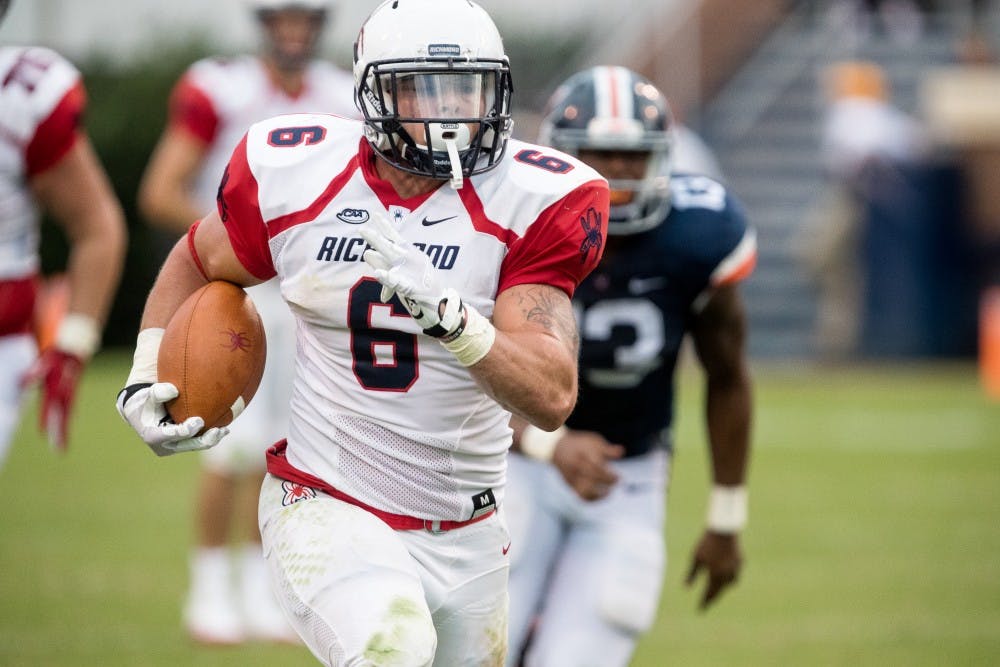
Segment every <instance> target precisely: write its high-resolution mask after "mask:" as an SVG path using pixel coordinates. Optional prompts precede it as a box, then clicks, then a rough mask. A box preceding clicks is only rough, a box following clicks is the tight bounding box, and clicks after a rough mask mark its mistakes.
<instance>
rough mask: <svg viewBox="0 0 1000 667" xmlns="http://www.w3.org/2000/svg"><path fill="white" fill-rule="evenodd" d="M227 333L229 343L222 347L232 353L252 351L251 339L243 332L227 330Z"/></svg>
mask: <svg viewBox="0 0 1000 667" xmlns="http://www.w3.org/2000/svg"><path fill="white" fill-rule="evenodd" d="M225 333H226V335H228V336H229V343H228V344H227V343H223V344H222V346H223V347H228V348H229V351H230V352H235V351H236V350H243V351H247V350H249V349H250V339H249V338H248V337H247V335H246V334H245V333H243V332H242V331H233V330H232V329H227V330H226V331H225Z"/></svg>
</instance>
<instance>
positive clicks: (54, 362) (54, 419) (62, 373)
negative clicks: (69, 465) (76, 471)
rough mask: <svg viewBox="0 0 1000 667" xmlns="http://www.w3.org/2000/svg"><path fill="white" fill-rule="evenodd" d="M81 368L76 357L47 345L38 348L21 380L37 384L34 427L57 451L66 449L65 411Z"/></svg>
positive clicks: (81, 370) (69, 409) (72, 396)
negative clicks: (38, 397) (39, 396)
mask: <svg viewBox="0 0 1000 667" xmlns="http://www.w3.org/2000/svg"><path fill="white" fill-rule="evenodd" d="M82 372H83V361H82V360H81V359H80V358H79V357H77V356H76V355H73V354H70V353H69V352H64V351H63V350H60V349H58V348H56V347H50V348H49V349H47V350H45V351H44V352H42V354H41V356H40V357H39V358H38V360H37V361H36V362H35V365H34V366H32V367H31V369H30V370H29V371H28V373H27V375H25V377H24V380H23V381H22V386H23V387H28V386H30V385H34V384H40V385H41V390H42V404H41V406H40V409H39V412H38V427H39V428H40V429H41V430H42V432H43V433H45V434H46V435H47V436H48V439H49V444H50V445H52V447H53V448H54V449H56V450H57V451H60V452H61V451H65V450H66V435H67V432H68V430H69V415H70V411H71V410H72V409H73V399H74V398H76V385H77V383H78V382H79V381H80V375H81V373H82Z"/></svg>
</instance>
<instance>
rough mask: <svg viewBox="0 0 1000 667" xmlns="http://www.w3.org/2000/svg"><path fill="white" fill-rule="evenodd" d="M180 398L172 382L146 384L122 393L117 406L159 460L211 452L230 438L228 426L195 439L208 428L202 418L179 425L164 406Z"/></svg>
mask: <svg viewBox="0 0 1000 667" xmlns="http://www.w3.org/2000/svg"><path fill="white" fill-rule="evenodd" d="M177 394H178V392H177V387H175V386H174V385H172V384H170V383H169V382H156V383H153V384H149V383H145V382H142V383H138V384H132V385H129V386H128V387H125V388H124V389H122V390H121V391H120V392H119V393H118V399H117V400H116V401H115V405H116V407H117V408H118V414H120V415H121V416H122V418H123V419H124V420H125V421H126V422H128V424H129V426H131V427H132V428H133V429H135V432H136V433H138V434H139V437H140V438H142V439H143V441H144V442H145V443H146V444H147V445H149V448H150V449H152V450H153V452H154V453H155V454H156V455H157V456H169V455H171V454H177V453H179V452H194V451H197V450H199V449H208V448H209V447H214V446H215V445H217V444H219V441H220V440H222V438H224V437H225V436H226V435H228V433H229V429H228V428H226V427H224V426H223V427H217V428H210V429H208V430H207V431H205V432H204V433H202V434H201V435H195V434H196V433H198V431H200V430H201V428H202V427H203V426H204V425H205V420H204V419H202V418H201V417H188V418H187V419H185V420H184V421H183V422H182V423H180V424H175V423H174V422H173V420H171V419H170V416H169V415H168V414H167V409H166V407H164V403H166V402H167V401H170V400H173V399H175V398H177Z"/></svg>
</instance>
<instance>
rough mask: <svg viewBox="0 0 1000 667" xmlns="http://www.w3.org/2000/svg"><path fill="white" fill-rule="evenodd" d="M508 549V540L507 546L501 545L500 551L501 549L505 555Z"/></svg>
mask: <svg viewBox="0 0 1000 667" xmlns="http://www.w3.org/2000/svg"><path fill="white" fill-rule="evenodd" d="M509 550H510V542H508V543H507V546H505V547H501V551H503V555H504V556H506V555H507V552H508V551H509Z"/></svg>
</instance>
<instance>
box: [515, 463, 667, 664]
mask: <svg viewBox="0 0 1000 667" xmlns="http://www.w3.org/2000/svg"><path fill="white" fill-rule="evenodd" d="M508 461H509V463H508V471H507V492H506V495H505V498H506V503H505V511H506V518H507V521H508V525H509V527H510V533H511V541H512V542H511V552H510V553H511V564H510V588H509V590H510V635H509V637H510V639H509V653H508V657H507V665H509V666H513V665H516V664H517V661H518V659H519V657H520V653H521V651H522V650H523V648H524V644H525V642H526V641H527V639H528V635H529V632H530V633H531V635H532V636H531V640H530V644H529V646H528V649H527V653H526V655H525V665H526V667H619V666H620V667H625V666H626V665H628V663H629V660H630V659H631V656H632V653H633V651H634V650H635V645H636V642H637V641H638V639H639V637H640V636H641V634H642V633H643V632H645V631H646V630H648V629H649V628H650V626H651V625H652V624H653V621H654V620H655V618H656V611H657V608H658V606H659V600H660V589H661V587H662V584H663V574H664V571H665V569H666V546H665V535H664V519H665V513H666V505H665V501H666V490H667V473H668V470H669V463H670V462H669V458H668V455H667V453H666V452H664V451H662V450H657V451H654V452H651V453H649V454H646V455H643V456H639V457H635V458H629V459H625V460H620V461H614V462H613V464H612V465H613V466H614V468H615V470H616V471H617V472H618V475H619V480H618V483H617V484H616V485H615V486H614V488H613V489H612V491H611V493H609V494H608V495H607V496H606V497H605V498H602V499H601V500H598V501H594V502H586V501H584V500H581V499H580V497H579V496H578V495H576V493H575V492H574V491H573V489H572V488H570V487H569V485H567V484H566V482H565V481H564V480H563V478H562V476H561V475H560V474H559V471H558V470H557V469H556V468H555V466H553V465H551V464H548V463H541V462H538V461H535V460H532V459H529V458H526V457H524V456H520V455H518V454H514V453H511V455H510V457H509V459H508Z"/></svg>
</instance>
